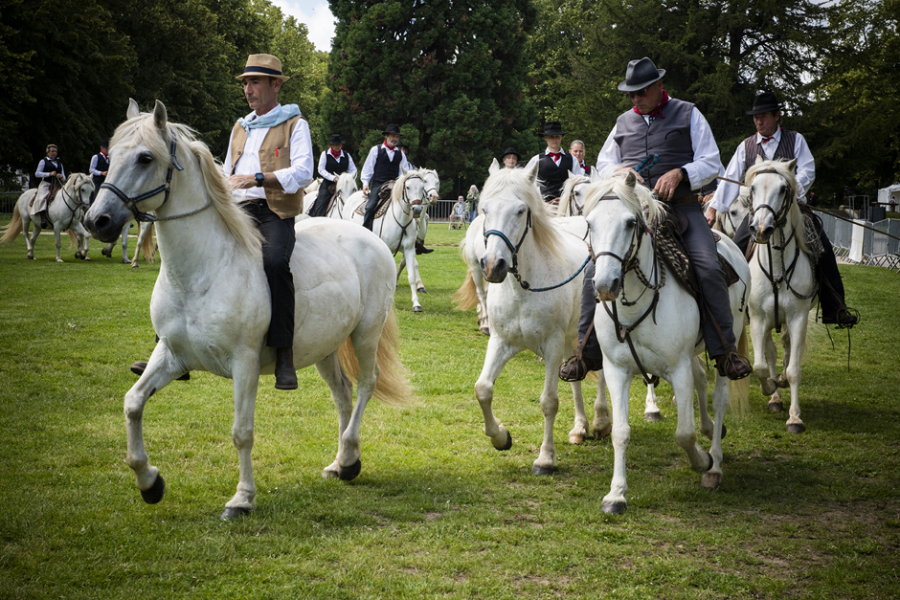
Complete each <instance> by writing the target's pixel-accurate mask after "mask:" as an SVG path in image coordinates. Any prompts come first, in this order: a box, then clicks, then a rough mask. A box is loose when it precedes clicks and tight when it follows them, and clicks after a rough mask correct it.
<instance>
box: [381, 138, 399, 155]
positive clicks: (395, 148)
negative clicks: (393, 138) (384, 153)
mask: <svg viewBox="0 0 900 600" xmlns="http://www.w3.org/2000/svg"><path fill="white" fill-rule="evenodd" d="M381 145H382V146H384V147H385V149H386V150H390V151H391V152H395V151H396V150H397V146H391V145H389V144H388V143H387V141H386V140H385V141H383V142H381Z"/></svg>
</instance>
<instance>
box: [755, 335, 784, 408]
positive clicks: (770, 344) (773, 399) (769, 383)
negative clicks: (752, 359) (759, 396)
mask: <svg viewBox="0 0 900 600" xmlns="http://www.w3.org/2000/svg"><path fill="white" fill-rule="evenodd" d="M765 355H766V365H767V367H768V369H769V377H768V379H766V381H765V383H761V384H760V389H761V390H763V393H765V392H767V391H770V390H771V391H770V393H769V394H766V395H767V396H769V410H770V411H771V412H781V411H782V410H784V409H783V405H782V401H781V392H779V391H778V383H777V381H776V379H777V372H778V348H777V347H776V346H775V341H774V340H773V339H772V335H771V332H770V333H769V335H768V336H766V347H765Z"/></svg>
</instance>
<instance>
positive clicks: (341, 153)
mask: <svg viewBox="0 0 900 600" xmlns="http://www.w3.org/2000/svg"><path fill="white" fill-rule="evenodd" d="M326 152H328V154H330V155H332V156H333V157H334V160H341V157H342V156H343V155H344V150H343V149H341V151H340V152H338V153H337V154H335V153H334V152H332V151H331V148H329V149H328V150H327V151H326Z"/></svg>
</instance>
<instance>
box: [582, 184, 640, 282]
mask: <svg viewBox="0 0 900 600" xmlns="http://www.w3.org/2000/svg"><path fill="white" fill-rule="evenodd" d="M604 200H619V197H618V196H616V195H610V196H603V197H601V198H600V200H599V202H603V201H604ZM641 225H643V226H644V231H643V232H640V231H639V230H638V229H637V228H635V230H634V233H632V234H631V245H630V246H628V251H627V252H625V256H619V255H618V254H616V253H615V252H606V251H603V252H597V253H596V254H594V249H593V248H590V251H591V260H592V261H594V262H595V263H596V262H597V259H598V258H600V257H601V256H611V257H613V258H614V259H616V260H617V261H619V263H621V265H622V275H623V276H624V275H625V273H627V272H628V271H630V270H632V265H633V264H634V263H636V262H637V261H638V257H637V253H638V252H639V251H640V249H641V241H642V240H643V239H644V236H643V233H650V228H649V227H647V225H646V223H644V222H643V221H641ZM588 227H590V224H589V225H588ZM588 245H589V246H590V244H588Z"/></svg>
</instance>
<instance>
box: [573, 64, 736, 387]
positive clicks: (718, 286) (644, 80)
mask: <svg viewBox="0 0 900 600" xmlns="http://www.w3.org/2000/svg"><path fill="white" fill-rule="evenodd" d="M665 73H666V72H665V71H664V70H663V69H657V68H656V65H654V64H653V61H651V60H650V59H649V58H647V57H644V58H642V59H640V60H632V61H631V62H629V63H628V68H627V70H626V74H625V81H623V82H622V83H620V84H619V90H621V91H623V92H625V93H626V95H627V96H628V97H629V98H630V99H631V102H632V103H633V104H634V108H633V109H632V110H629V111H628V112H626V113H624V114H622V115H621V116H619V118H618V120H617V121H616V126H615V127H613V129H612V131H611V132H610V133H609V137H608V138H607V139H606V142H605V143H604V144H603V148H602V149H601V150H600V155H599V156H598V157H597V170H598V172H599V174H600V175H601V176H603V177H606V176H609V175H619V174H621V175H624V174H627V173H629V172H630V173H634V174H635V175H636V176H637V178H638V181H639V182H641V183H645V184H647V185H648V186H651V187H652V189H653V191H654V192H656V194H657V195H658V197H659V199H660V200H662V201H663V202H665V203H666V204H667V205H668V207H669V210H672V211H674V212H676V213H679V214H680V215H683V216H684V217H685V218H686V219H687V221H688V223H689V226H688V228H687V230H686V231H685V232H684V233H683V234H682V239H683V242H684V249H685V252H687V254H688V257H689V258H690V261H691V262H692V263H693V266H694V270H695V272H696V273H697V278H698V279H699V281H700V288H701V289H702V290H703V302H702V303H701V306H703V307H704V308H703V309H701V310H702V311H703V312H702V319H701V321H702V323H703V339H704V341H705V342H706V349H707V352H708V353H709V354H710V356H712V357H713V359H714V360H715V361H716V368H717V369H718V371H719V374H720V375H724V376H726V377H728V378H729V379H741V378H743V377H746V376H747V375H749V374H750V372H751V367H750V363H749V362H748V361H747V359H746V358H744V357H742V356H741V355H739V354H738V353H737V350H736V349H735V340H734V331H733V327H732V326H733V321H732V316H731V309H730V302H729V298H728V288H727V284H726V281H725V275H724V273H723V272H722V268H721V266H720V265H719V259H718V256H717V254H716V242H715V240H714V239H713V236H712V232H711V231H710V229H709V226H708V225H707V223H706V220H705V219H704V218H703V211H702V209H701V207H700V203H699V201H698V197H697V194H696V193H694V191H693V190H695V189H699V188H700V187H701V186H702V185H703V184H705V183H708V182H709V181H711V180H712V179H714V178H715V177H716V175H718V173H719V169H720V168H721V162H720V159H719V150H718V148H717V147H716V142H715V139H714V138H713V135H712V131H711V130H710V128H709V124H708V123H707V121H706V119H705V118H704V117H703V115H702V114H701V113H700V111H699V110H697V108H696V107H695V106H694V105H693V104H691V103H690V102H684V101H682V100H676V99H674V98H670V97H669V95H668V93H666V91H665V90H664V89H663V82H662V78H663V76H664V75H665ZM651 154H657V155H658V157H659V158H658V160H657V162H656V163H654V164H653V165H652V166H651V167H650V168H649V170H644V175H643V176H642V175H641V174H640V173H638V172H637V171H635V170H634V166H636V165H638V164H639V163H641V162H643V160H644V159H645V158H646V157H647V156H648V155H651ZM620 164H625V165H628V166H626V167H622V168H618V169H617V170H615V171H613V170H612V169H613V167H614V166H616V165H620ZM593 276H594V265H593V263H589V264H588V266H587V268H585V271H584V291H583V294H582V303H581V320H580V322H579V325H578V334H579V339H582V340H583V339H584V337H585V335H586V333H587V329H588V326H589V325H590V324H591V323H592V322H593V316H594V310H595V309H596V299H595V296H594V293H593V289H592V288H593V285H592V280H593ZM602 360H603V356H602V354H601V353H600V347H599V344H597V340H596V338H595V337H594V336H593V332H592V335H591V336H589V338H588V340H586V341H585V342H584V350H583V362H584V365H581V372H579V373H578V375H581V373H584V374H586V373H587V370H599V369H600V368H602V364H603V363H602ZM585 367H586V368H585ZM578 368H579V365H577V364H576V362H575V361H571V360H570V361H567V362H566V365H565V366H564V367H563V368H562V369H560V377H562V378H564V379H574V378H576V377H575V373H576V371H577V370H578ZM577 378H583V376H580V377H577Z"/></svg>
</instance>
